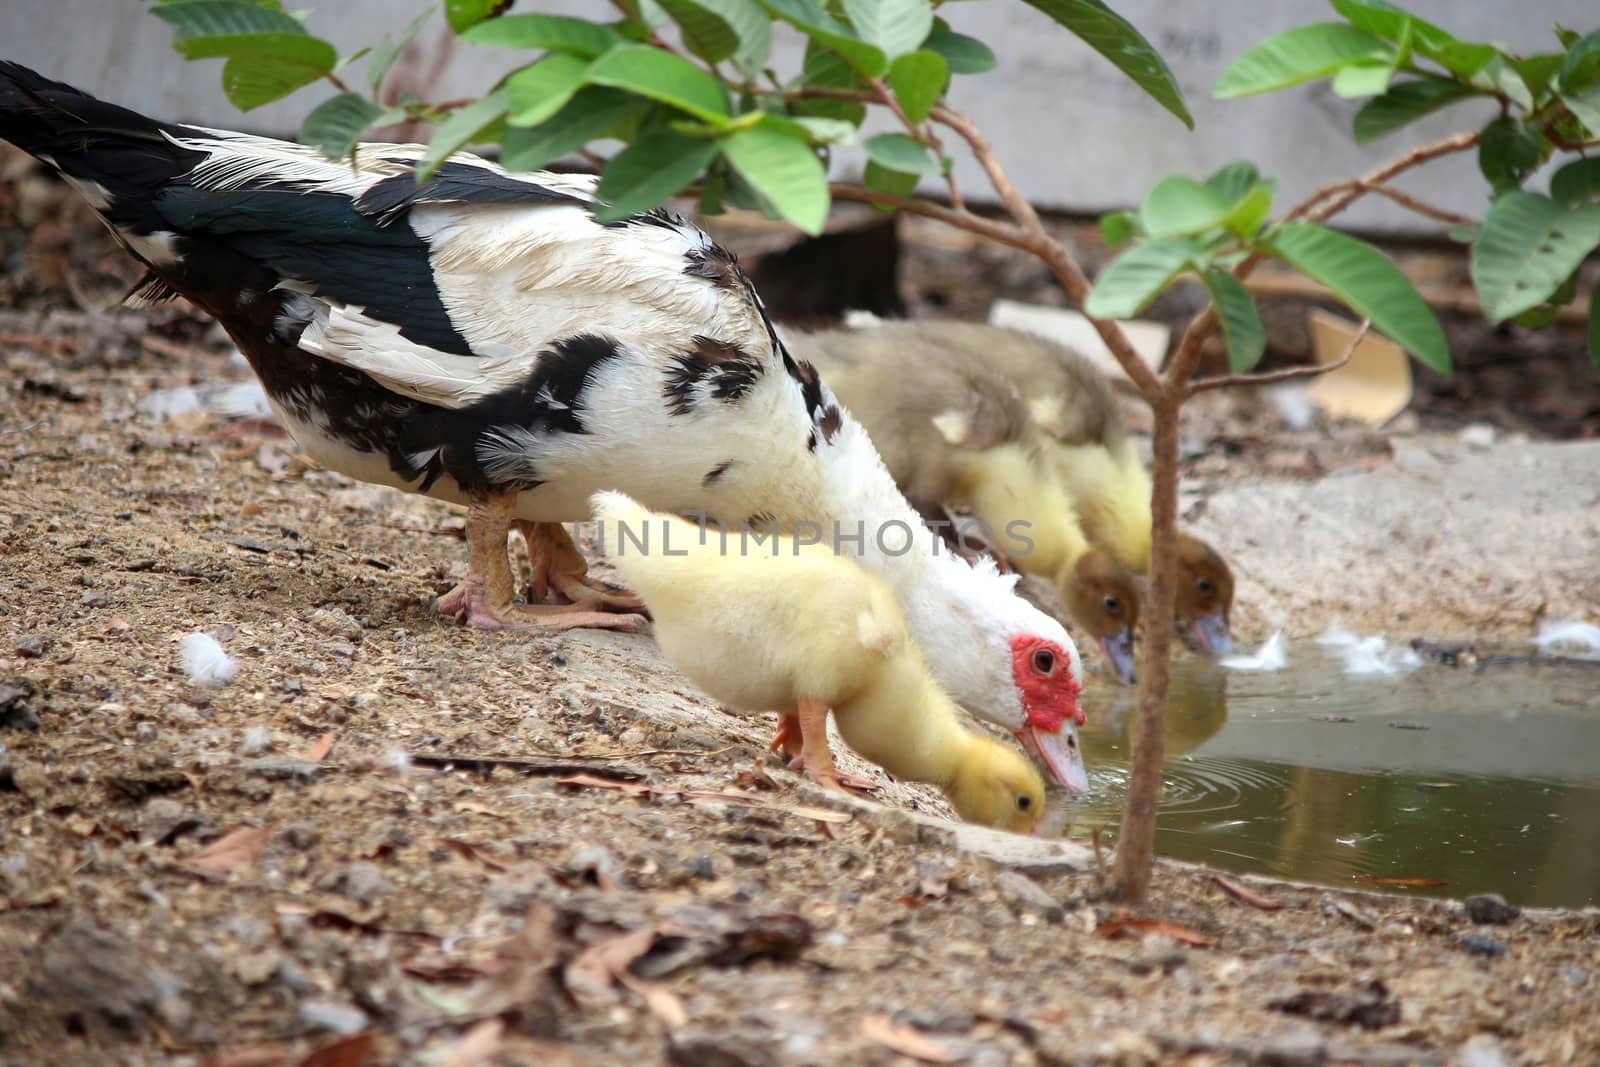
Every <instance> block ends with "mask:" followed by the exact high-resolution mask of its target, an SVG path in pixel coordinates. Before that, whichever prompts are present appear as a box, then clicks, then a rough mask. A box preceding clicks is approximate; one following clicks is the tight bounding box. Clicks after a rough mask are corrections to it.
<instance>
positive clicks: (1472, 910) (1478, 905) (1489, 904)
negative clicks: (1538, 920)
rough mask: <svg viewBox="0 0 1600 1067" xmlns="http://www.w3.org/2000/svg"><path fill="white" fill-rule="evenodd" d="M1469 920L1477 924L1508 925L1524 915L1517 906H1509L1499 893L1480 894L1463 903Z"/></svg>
mask: <svg viewBox="0 0 1600 1067" xmlns="http://www.w3.org/2000/svg"><path fill="white" fill-rule="evenodd" d="M1461 906H1462V907H1463V908H1465V909H1466V912H1467V918H1469V919H1471V920H1472V921H1473V922H1475V923H1494V924H1499V923H1508V922H1510V921H1511V920H1512V919H1515V918H1516V917H1517V916H1519V915H1521V914H1522V909H1521V908H1519V907H1517V906H1516V905H1515V904H1507V903H1506V898H1505V897H1503V896H1501V895H1500V894H1499V893H1479V894H1477V895H1476V896H1470V897H1468V898H1467V899H1466V900H1463V901H1462V902H1461Z"/></svg>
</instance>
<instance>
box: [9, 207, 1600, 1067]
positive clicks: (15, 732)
mask: <svg viewBox="0 0 1600 1067" xmlns="http://www.w3.org/2000/svg"><path fill="white" fill-rule="evenodd" d="M0 188H3V186H0ZM3 221H4V220H3V219H0V222H3ZM0 228H3V227H0ZM17 247H18V246H17V245H12V246H9V247H8V248H7V249H6V251H7V253H8V255H9V256H12V257H13V258H12V262H13V264H14V263H16V262H17V258H16V257H19V256H20V254H19V253H18V251H17ZM30 248H32V249H33V251H37V247H36V246H30ZM99 254H101V253H98V252H97V253H93V255H99ZM31 255H32V253H31V252H30V256H31ZM90 256H91V253H89V252H86V251H84V250H83V248H82V247H81V246H79V245H75V244H73V243H71V242H67V244H66V245H64V246H63V249H62V251H61V258H60V260H59V263H60V264H61V265H62V273H61V279H62V280H61V282H60V286H65V287H67V288H68V289H76V290H78V292H79V293H80V294H81V295H82V296H83V302H91V301H92V300H93V299H94V298H96V297H97V296H98V295H100V294H102V293H109V292H111V291H113V290H114V289H115V287H116V284H117V283H118V282H119V279H118V277H117V276H116V273H115V272H116V268H115V267H114V266H107V267H105V268H104V269H102V268H100V267H98V266H96V263H98V262H100V261H99V260H94V259H92V258H85V257H90ZM75 257H77V258H76V260H75ZM29 262H30V263H31V264H35V265H36V264H37V263H38V262H39V260H38V259H37V258H30V259H29ZM74 262H76V263H77V266H73V265H72V264H73V263H74ZM105 262H108V263H109V261H105ZM47 266H48V264H47ZM31 269H33V268H32V267H30V270H31ZM47 282H48V279H47V280H46V282H41V281H39V275H38V274H37V273H34V274H26V273H24V272H21V271H16V270H14V271H13V272H12V273H10V274H9V275H7V281H6V282H5V283H4V285H6V286H11V287H12V288H11V289H9V290H4V291H0V303H3V305H4V306H7V307H9V308H10V309H11V310H6V311H0V362H3V364H4V372H3V374H0V608H3V613H0V1065H4V1067H13V1065H14V1067H23V1065H35V1064H40V1063H46V1062H49V1063H58V1064H194V1065H200V1064H218V1065H229V1067H246V1065H255V1067H267V1065H274V1064H283V1065H294V1064H304V1065H307V1067H349V1065H354V1064H359V1063H424V1062H425V1063H429V1064H435V1065H453V1067H466V1065H476V1064H504V1065H509V1064H535V1063H537V1064H606V1065H611V1064H619V1063H639V1064H649V1063H661V1062H670V1063H675V1064H682V1065H686V1067H688V1065H705V1067H724V1065H727V1067H740V1065H758V1067H759V1065H768V1064H770V1065H779V1064H784V1065H787V1064H891V1063H910V1062H930V1063H942V1062H951V1063H969V1064H976V1065H1004V1064H1019V1065H1027V1064H1051V1065H1062V1064H1119V1065H1124V1064H1125V1065H1139V1064H1152V1065H1153V1064H1185V1065H1201V1064H1234V1063H1250V1064H1293V1065H1302V1064H1303V1065H1315V1064H1323V1063H1351V1064H1411V1063H1419V1064H1439V1065H1441V1067H1443V1065H1451V1067H1453V1065H1456V1064H1461V1065H1472V1067H1493V1065H1496V1064H1502V1063H1504V1064H1529V1065H1532V1064H1541V1065H1542V1064H1566V1063H1571V1064H1589V1063H1594V1062H1597V1061H1600V1023H1597V1021H1596V1019H1595V1015H1594V1005H1595V1003H1597V997H1600V913H1597V912H1595V911H1592V910H1591V911H1586V912H1533V911H1524V912H1523V913H1522V914H1521V915H1520V916H1518V917H1515V918H1510V919H1509V920H1508V921H1502V922H1496V923H1490V922H1487V921H1483V922H1480V921H1477V920H1478V919H1483V920H1489V919H1500V920H1506V916H1504V915H1494V914H1492V912H1493V910H1494V909H1492V908H1491V909H1489V913H1479V914H1477V915H1476V916H1475V917H1474V916H1470V915H1469V914H1468V913H1467V912H1466V911H1465V910H1464V909H1463V907H1462V906H1461V905H1460V904H1457V903H1447V902H1442V901H1433V900H1427V899H1406V898H1401V897H1394V896H1372V895H1365V894H1358V893H1347V892H1339V891H1330V890H1323V889H1316V888H1311V887H1304V886H1291V885H1283V884H1274V883H1268V882H1265V881H1259V880H1247V879H1242V878H1230V879H1226V880H1218V879H1216V878H1215V877H1214V876H1213V875H1211V874H1210V873H1208V872H1205V871H1201V870H1197V869H1193V868H1187V867H1180V866H1177V865H1171V864H1163V865H1162V867H1161V869H1160V870H1159V871H1158V875H1157V879H1156V883H1155V888H1154V892H1153V894H1152V897H1151V899H1150V901H1149V902H1148V904H1147V905H1146V906H1145V907H1143V908H1141V909H1140V910H1139V911H1138V912H1137V913H1130V912H1128V911H1126V910H1125V909H1123V908H1122V907H1120V906H1119V905H1117V904H1115V903H1114V902H1112V901H1109V900H1107V899H1104V897H1103V895H1102V893H1101V888H1102V879H1101V876H1100V874H1099V872H1098V870H1097V864H1096V860H1095V858H1094V852H1093V849H1092V848H1090V847H1088V846H1089V845H1090V844H1091V843H1089V842H1083V841H1079V842H1074V843H1070V844H1066V845H1062V844H1055V843H1049V842H1034V843H1032V844H1031V845H1030V844H1026V843H1025V845H1024V846H1018V845H1016V844H1015V839H1006V838H1005V837H1004V835H992V834H984V833H973V832H970V831H967V830H963V831H961V832H959V833H958V832H957V830H956V828H955V827H954V826H953V825H952V824H949V823H947V822H945V821H943V818H942V817H943V816H945V815H947V814H948V812H947V810H946V809H945V808H944V806H943V804H942V802H941V801H940V800H939V799H938V798H937V797H936V796H935V795H934V794H933V793H931V792H930V791H928V790H926V789H924V788H921V787H908V786H905V785H901V784H894V783H888V782H887V781H886V780H885V779H883V778H882V776H881V774H879V775H878V777H879V780H880V781H883V782H884V785H885V788H884V792H883V796H882V798H881V803H862V802H849V803H846V802H844V801H842V800H838V799H835V798H833V797H831V796H828V795H826V794H823V793H821V792H819V791H817V790H815V789H814V788H813V787H811V786H809V785H808V784H806V783H804V782H803V781H801V780H799V779H798V778H797V777H796V776H794V775H792V774H790V773H789V772H787V771H785V770H782V769H780V768H779V767H778V765H777V764H776V762H775V761H773V760H772V759H770V758H769V757H768V756H767V755H766V753H765V751H764V741H765V739H766V736H767V731H768V730H769V729H770V725H769V724H768V723H767V722H765V721H762V720H758V719H747V718H738V717H734V716H731V715H728V714H726V713H724V712H722V711H720V710H718V709H717V708H715V707H714V706H712V705H711V704H710V703H709V702H708V701H707V700H706V699H705V698H704V697H703V696H700V695H699V694H698V693H697V692H696V691H695V690H694V689H692V688H691V687H690V686H689V685H688V684H687V683H686V682H685V681H683V680H682V679H681V678H679V677H677V676H676V675H674V674H673V673H672V672H671V671H670V668H668V667H667V666H666V665H665V663H664V662H663V661H662V660H661V659H660V657H659V655H658V654H657V653H656V651H655V649H654V645H653V644H652V642H651V640H650V637H649V635H648V634H637V635H613V634H599V633H573V634H568V635H559V636H530V635H527V634H519V633H498V634H486V633H481V632H476V631H470V630H466V629H463V628H460V627H458V626H456V625H454V624H452V623H449V622H446V621H443V620H441V619H439V618H437V617H436V616H434V615H432V614H431V613H430V612H429V610H428V607H427V604H428V601H429V599H430V598H431V597H433V596H435V595H437V594H438V593H440V592H442V591H443V590H445V589H447V588H448V587H449V586H450V585H451V584H452V578H453V577H454V576H458V575H459V574H460V573H461V571H462V569H463V567H464V562H465V559H464V556H465V549H464V545H463V543H462V541H461V539H460V519H459V515H457V514H455V513H453V512H452V510H451V509H449V508H447V507H444V506H442V505H436V504H433V503H431V502H428V501H424V500H420V499H417V498H412V497H406V496H402V495H400V494H396V493H393V492H389V491H386V490H380V489H375V488H372V487H369V486H363V485H359V484H356V483H353V482H350V481H349V480H347V479H345V478H343V477H341V476H338V475H335V474H331V473H329V472H324V471H317V470H312V469H309V468H308V467H307V466H306V465H305V464H304V463H302V462H301V461H300V460H299V459H298V458H297V457H296V456H295V454H294V449H293V445H292V442H290V441H288V440H287V439H286V438H284V437H283V435H282V434H281V432H279V431H277V430H276V429H275V427H273V426H272V425H270V424H267V423H260V422H251V421H242V422H240V421H228V420H224V419H221V418H218V417H215V416H212V415H209V414H206V413H204V412H191V413H188V414H181V415H178V416H176V417H175V418H172V419H167V420H158V419H155V418H153V417H151V416H150V415H147V414H143V413H140V411H139V410H138V407H137V405H138V402H139V401H140V400H141V399H143V398H146V397H148V396H149V395H150V394H151V393H153V392H155V391H156V390H158V389H162V388H167V387H171V386H176V385H184V384H191V383H196V382H201V383H204V382H212V381H217V380H223V379H236V380H243V379H244V378H245V377H246V376H247V374H246V372H243V371H241V370H238V369H236V368H230V366H229V365H228V363H227V355H226V352H225V349H224V348H223V347H222V346H220V345H218V344H216V343H214V341H213V340H212V339H211V338H210V337H209V335H208V333H207V330H206V327H205V326H204V324H198V323H195V322H193V321H192V320H190V319H187V318H185V317H184V316H183V315H182V314H181V312H176V311H175V312H164V313H158V314H156V315H154V316H151V315H141V314H135V313H127V312H122V313H114V314H111V315H98V314H91V313H87V312H82V311H77V310H70V308H71V305H72V304H74V303H77V302H79V301H78V297H77V296H72V295H70V294H69V295H66V296H64V295H63V294H62V293H61V292H60V290H59V287H58V288H56V289H54V290H52V292H53V297H52V300H51V301H49V302H47V301H44V300H43V299H42V298H40V297H39V294H40V292H43V291H44V290H47V289H51V286H50V285H49V284H47ZM30 287H34V288H30ZM46 308H49V309H51V310H46ZM1216 417H1217V418H1219V419H1220V418H1222V417H1223V416H1222V415H1220V414H1219V415H1217V416H1216ZM1235 430H1236V431H1237V430H1238V426H1237V425H1236V426H1235ZM1241 432H1242V431H1241ZM1249 432H1251V433H1254V432H1256V431H1254V430H1250V431H1249ZM1321 440H1322V443H1321V444H1319V445H1318V448H1319V449H1320V450H1321V452H1322V454H1323V457H1324V459H1325V460H1326V461H1327V464H1326V465H1328V466H1331V467H1339V468H1348V469H1354V468H1360V467H1363V466H1370V467H1382V466H1384V465H1385V464H1387V463H1388V462H1389V456H1390V454H1391V453H1390V451H1389V449H1388V446H1387V445H1386V444H1385V443H1384V442H1382V441H1379V440H1375V439H1374V438H1373V436H1372V435H1365V434H1344V435H1334V436H1331V437H1324V438H1322V439H1321ZM1278 444H1281V442H1280V441H1278V440H1277V439H1270V440H1267V441H1266V442H1265V444H1264V445H1263V446H1262V447H1260V448H1252V449H1250V450H1249V454H1250V455H1251V456H1254V457H1256V458H1255V459H1254V460H1249V461H1246V460H1240V461H1239V462H1237V463H1235V464H1234V465H1232V466H1230V467H1228V468H1227V469H1219V470H1216V471H1210V472H1208V473H1207V477H1209V478H1212V479H1213V480H1214V481H1216V482H1217V483H1218V484H1219V485H1222V484H1223V483H1226V482H1228V481H1229V480H1230V479H1232V480H1234V481H1237V482H1239V483H1241V484H1242V483H1243V482H1245V481H1248V480H1249V479H1252V478H1255V477H1258V476H1260V475H1261V474H1263V473H1277V474H1280V475H1282V474H1283V473H1284V472H1281V471H1276V470H1275V469H1273V468H1272V467H1271V464H1270V463H1266V461H1265V460H1263V459H1262V458H1261V457H1263V456H1270V455H1273V454H1275V451H1274V449H1275V448H1276V446H1277V445H1278ZM1299 447H1300V446H1299V445H1298V444H1294V445H1292V448H1299ZM1292 448H1291V450H1292ZM1203 451H1204V450H1203ZM1205 462H1206V461H1205V460H1204V459H1201V458H1196V459H1195V460H1194V462H1193V463H1192V464H1191V466H1193V467H1196V468H1197V469H1199V468H1200V467H1203V465H1204V463H1205ZM1263 464H1266V465H1265V466H1263ZM1316 473H1318V472H1300V473H1299V476H1301V477H1309V476H1310V475H1311V474H1316ZM1518 625H1521V623H1520V622H1519V623H1518ZM196 631H200V632H205V633H209V634H212V635H213V636H215V637H216V638H217V639H218V640H219V641H220V642H221V643H222V644H223V646H224V647H225V648H226V649H227V651H228V653H229V654H230V655H232V656H234V657H236V658H237V660H238V662H239V668H240V669H239V673H238V676H237V678H235V679H234V680H233V681H232V682H231V683H229V684H227V685H225V686H223V687H221V688H216V689H201V688H197V687H195V686H194V685H192V684H190V682H189V681H188V680H187V679H186V677H185V676H184V674H183V672H182V671H181V670H180V669H179V667H178V665H177V664H178V651H177V648H178V642H179V640H180V639H181V638H182V637H183V636H185V635H186V634H190V633H192V632H196ZM1091 713H1092V709H1091ZM844 762H845V766H847V767H848V769H850V770H852V771H855V772H856V773H874V772H873V770H872V769H871V768H869V767H866V766H865V765H863V764H861V763H859V762H851V761H850V760H849V759H848V757H847V758H846V760H845V761H844Z"/></svg>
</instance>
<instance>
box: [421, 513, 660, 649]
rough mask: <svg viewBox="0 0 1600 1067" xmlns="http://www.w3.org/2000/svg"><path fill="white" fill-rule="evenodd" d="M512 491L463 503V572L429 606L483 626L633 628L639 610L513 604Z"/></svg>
mask: <svg viewBox="0 0 1600 1067" xmlns="http://www.w3.org/2000/svg"><path fill="white" fill-rule="evenodd" d="M516 503H517V497H516V494H515V493H486V494H483V495H481V496H478V497H474V498H473V500H472V503H471V504H470V506H469V507H468V508H467V576H466V577H465V578H464V579H462V581H461V584H460V585H458V586H457V587H456V588H454V589H452V590H451V591H450V592H448V593H446V594H445V595H444V596H442V597H440V598H439V599H438V600H436V601H434V610H436V611H438V612H440V613H441V614H445V615H450V616H453V617H455V618H457V619H460V620H461V621H463V622H465V623H467V625H469V626H477V627H480V628H481V629H485V630H499V629H502V628H506V627H518V628H522V629H533V630H571V629H576V628H579V627H590V628H595V629H602V630H637V629H638V628H639V627H640V626H641V625H643V623H644V618H643V616H640V615H618V614H613V613H611V612H606V611H595V610H593V608H592V606H591V605H589V604H515V603H512V599H511V597H512V590H513V587H514V583H513V582H512V578H511V562H510V557H509V555H508V554H507V551H506V535H507V534H508V533H509V532H510V530H511V522H512V516H513V514H514V512H515V509H516Z"/></svg>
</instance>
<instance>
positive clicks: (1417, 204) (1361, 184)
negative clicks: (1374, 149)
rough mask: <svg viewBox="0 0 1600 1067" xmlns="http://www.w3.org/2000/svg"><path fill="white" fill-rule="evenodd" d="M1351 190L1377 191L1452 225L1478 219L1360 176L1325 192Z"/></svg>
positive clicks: (1468, 224) (1472, 221)
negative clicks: (1365, 179) (1436, 205)
mask: <svg viewBox="0 0 1600 1067" xmlns="http://www.w3.org/2000/svg"><path fill="white" fill-rule="evenodd" d="M1351 191H1357V192H1360V193H1376V194H1377V195H1379V196H1386V197H1388V198H1389V199H1390V200H1393V201H1394V202H1395V203H1397V204H1399V205H1400V206H1401V207H1403V208H1405V209H1406V210H1408V211H1414V212H1416V213H1417V214H1418V215H1424V216H1426V217H1428V218H1430V219H1436V220H1438V221H1439V222H1447V223H1449V224H1450V225H1452V226H1470V225H1472V224H1473V223H1475V222H1477V221H1478V220H1477V219H1474V218H1470V217H1468V216H1466V215H1457V214H1456V213H1455V212H1454V211H1446V210H1445V209H1444V208H1442V207H1434V206H1433V205H1432V204H1429V203H1427V202H1426V201H1423V200H1419V199H1417V198H1416V197H1414V196H1412V195H1411V194H1410V193H1403V192H1401V191H1400V190H1399V189H1396V188H1395V187H1394V186H1392V185H1384V184H1383V183H1381V182H1369V181H1364V180H1362V179H1360V178H1355V179H1352V180H1351V181H1347V182H1340V183H1339V184H1338V185H1332V186H1329V187H1328V188H1327V189H1325V190H1324V193H1325V194H1326V195H1327V196H1334V195H1339V194H1343V193H1347V192H1351Z"/></svg>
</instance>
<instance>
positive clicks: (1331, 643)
mask: <svg viewBox="0 0 1600 1067" xmlns="http://www.w3.org/2000/svg"><path fill="white" fill-rule="evenodd" d="M1317 644H1319V645H1321V646H1323V647H1324V648H1328V649H1331V650H1333V651H1335V652H1337V653H1338V654H1339V657H1340V659H1342V660H1343V661H1344V672H1345V673H1346V674H1349V675H1367V674H1404V673H1406V672H1407V671H1412V670H1415V669H1416V668H1418V667H1420V666H1422V657H1421V656H1418V655H1417V654H1416V653H1415V652H1413V651H1412V650H1411V649H1409V648H1407V647H1405V646H1403V645H1390V644H1389V643H1388V642H1387V641H1385V640H1384V639H1383V635H1382V634H1373V635H1371V636H1370V637H1362V636H1361V635H1360V634H1356V633H1352V632H1351V631H1349V630H1347V629H1345V628H1344V627H1343V626H1340V625H1339V624H1338V623H1335V624H1334V625H1332V626H1330V627H1328V629H1327V632H1325V633H1324V634H1323V635H1322V636H1321V637H1319V638H1317Z"/></svg>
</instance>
